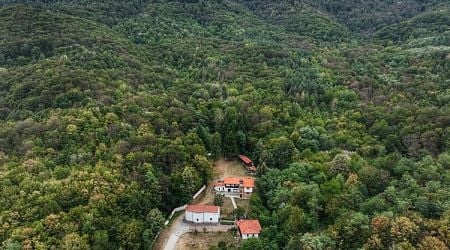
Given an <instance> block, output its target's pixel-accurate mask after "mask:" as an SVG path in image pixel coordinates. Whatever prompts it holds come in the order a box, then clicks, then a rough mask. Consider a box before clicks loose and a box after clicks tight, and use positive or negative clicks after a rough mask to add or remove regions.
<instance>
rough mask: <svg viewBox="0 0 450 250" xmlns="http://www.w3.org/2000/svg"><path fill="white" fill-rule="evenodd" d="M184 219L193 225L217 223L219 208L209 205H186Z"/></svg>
mask: <svg viewBox="0 0 450 250" xmlns="http://www.w3.org/2000/svg"><path fill="white" fill-rule="evenodd" d="M185 210H186V212H185V213H184V219H185V220H186V221H189V222H193V223H219V219H220V207H219V206H210V205H187V206H186V209H185Z"/></svg>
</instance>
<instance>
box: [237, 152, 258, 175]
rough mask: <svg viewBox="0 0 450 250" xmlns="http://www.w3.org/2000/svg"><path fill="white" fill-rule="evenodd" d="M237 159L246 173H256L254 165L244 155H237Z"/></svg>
mask: <svg viewBox="0 0 450 250" xmlns="http://www.w3.org/2000/svg"><path fill="white" fill-rule="evenodd" d="M239 159H240V160H241V161H242V163H244V165H245V167H246V168H247V171H248V172H250V173H254V172H256V167H255V164H253V161H252V160H251V159H250V158H248V157H247V156H245V155H239Z"/></svg>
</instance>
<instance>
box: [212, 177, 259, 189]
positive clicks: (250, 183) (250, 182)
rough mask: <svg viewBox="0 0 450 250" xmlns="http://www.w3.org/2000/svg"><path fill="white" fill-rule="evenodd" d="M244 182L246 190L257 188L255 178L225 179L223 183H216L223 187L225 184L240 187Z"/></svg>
mask: <svg viewBox="0 0 450 250" xmlns="http://www.w3.org/2000/svg"><path fill="white" fill-rule="evenodd" d="M241 180H242V186H243V187H246V188H253V187H255V178H251V177H242V178H241V177H227V178H225V179H223V181H218V182H217V183H216V186H223V185H224V184H228V185H232V184H235V185H239V184H240V182H241Z"/></svg>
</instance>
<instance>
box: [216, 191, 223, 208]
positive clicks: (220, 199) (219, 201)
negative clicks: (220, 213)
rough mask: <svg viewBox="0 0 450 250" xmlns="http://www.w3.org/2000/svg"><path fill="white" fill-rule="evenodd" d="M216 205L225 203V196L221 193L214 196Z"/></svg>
mask: <svg viewBox="0 0 450 250" xmlns="http://www.w3.org/2000/svg"><path fill="white" fill-rule="evenodd" d="M214 205H215V206H222V205H223V196H222V195H221V194H216V196H214Z"/></svg>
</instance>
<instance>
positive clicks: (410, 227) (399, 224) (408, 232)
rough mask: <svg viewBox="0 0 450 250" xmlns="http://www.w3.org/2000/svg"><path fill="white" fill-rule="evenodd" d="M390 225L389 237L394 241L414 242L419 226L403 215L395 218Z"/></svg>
mask: <svg viewBox="0 0 450 250" xmlns="http://www.w3.org/2000/svg"><path fill="white" fill-rule="evenodd" d="M391 225H392V226H391V230H390V232H391V238H392V239H393V241H394V242H396V243H401V242H414V241H415V238H416V237H417V234H418V232H419V226H417V225H416V223H414V222H413V221H411V220H410V219H409V218H407V217H404V216H400V217H397V218H395V219H394V220H393V221H392V223H391Z"/></svg>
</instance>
